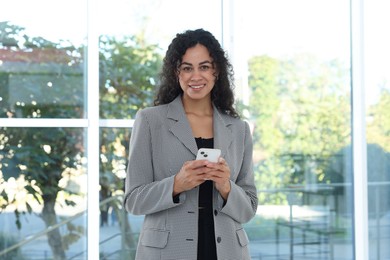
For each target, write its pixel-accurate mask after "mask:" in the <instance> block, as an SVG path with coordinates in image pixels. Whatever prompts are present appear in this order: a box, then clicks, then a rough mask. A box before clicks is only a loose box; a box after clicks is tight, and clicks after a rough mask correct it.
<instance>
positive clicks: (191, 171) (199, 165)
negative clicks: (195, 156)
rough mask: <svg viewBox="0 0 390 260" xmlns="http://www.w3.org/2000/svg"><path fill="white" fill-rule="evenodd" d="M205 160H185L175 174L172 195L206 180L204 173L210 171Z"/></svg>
mask: <svg viewBox="0 0 390 260" xmlns="http://www.w3.org/2000/svg"><path fill="white" fill-rule="evenodd" d="M207 164H208V161H206V160H194V161H187V162H185V163H184V164H183V166H182V167H181V169H180V171H179V172H178V173H177V174H176V176H175V180H174V184H173V194H172V195H173V196H176V195H177V194H179V193H182V192H183V191H187V190H191V189H193V188H195V187H197V186H199V185H200V184H202V183H203V182H205V181H206V178H205V174H206V173H208V172H209V171H211V169H209V168H207V167H206V165H207Z"/></svg>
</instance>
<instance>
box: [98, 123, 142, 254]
mask: <svg viewBox="0 0 390 260" xmlns="http://www.w3.org/2000/svg"><path fill="white" fill-rule="evenodd" d="M129 138H130V130H129V129H123V128H102V129H101V130H100V147H101V151H100V178H99V182H100V251H99V252H100V256H101V258H102V259H134V255H135V249H136V244H137V242H138V233H139V229H140V226H141V223H142V219H143V218H137V217H135V216H131V215H129V214H127V212H126V211H125V209H124V208H123V207H122V204H123V203H122V201H123V193H124V179H125V177H126V167H127V151H128V145H129ZM134 219H135V222H134V221H133V220H134ZM137 219H139V221H137Z"/></svg>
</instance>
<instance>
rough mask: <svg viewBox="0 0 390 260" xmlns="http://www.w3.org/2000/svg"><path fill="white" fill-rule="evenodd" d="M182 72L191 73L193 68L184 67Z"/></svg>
mask: <svg viewBox="0 0 390 260" xmlns="http://www.w3.org/2000/svg"><path fill="white" fill-rule="evenodd" d="M180 70H181V71H183V72H191V71H192V70H193V68H192V67H191V66H183V67H181V68H180Z"/></svg>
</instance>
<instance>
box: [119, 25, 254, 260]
mask: <svg viewBox="0 0 390 260" xmlns="http://www.w3.org/2000/svg"><path fill="white" fill-rule="evenodd" d="M232 78H233V70H232V67H231V64H230V63H229V61H228V60H227V58H226V56H225V52H224V51H223V50H222V48H221V46H220V44H219V43H218V41H217V40H216V39H215V38H214V36H213V35H212V34H211V33H209V32H207V31H205V30H203V29H198V30H194V31H190V30H189V31H186V32H184V33H182V34H177V35H176V38H175V39H173V41H172V43H171V44H170V46H169V48H168V50H167V53H166V57H165V58H164V63H163V69H162V73H161V84H160V88H159V91H158V94H157V98H156V100H155V106H154V107H151V108H146V109H143V110H140V111H139V112H138V113H137V116H136V120H135V123H134V128H133V131H132V135H131V141H130V151H129V165H128V169H127V178H126V192H125V207H126V209H127V210H128V211H129V212H130V213H132V214H135V215H145V220H144V223H143V226H142V230H141V234H140V238H139V243H138V248H137V256H136V258H137V259H142V260H145V259H152V260H154V259H202V260H204V259H239V260H242V259H250V254H249V249H248V237H247V235H246V233H245V231H244V230H243V228H242V225H241V224H243V223H245V222H248V221H249V220H250V219H251V218H252V217H253V216H254V215H255V213H256V208H257V194H256V188H255V184H254V176H253V168H252V139H251V134H250V131H249V127H248V124H247V123H246V122H244V121H242V120H241V119H239V116H238V114H237V112H236V111H235V109H234V108H233V104H234V95H233V90H232V84H233V79H232ZM202 147H203V148H218V149H220V150H221V151H222V152H221V157H220V158H219V161H218V162H217V163H211V162H208V161H207V160H195V158H196V154H197V151H198V149H200V148H202Z"/></svg>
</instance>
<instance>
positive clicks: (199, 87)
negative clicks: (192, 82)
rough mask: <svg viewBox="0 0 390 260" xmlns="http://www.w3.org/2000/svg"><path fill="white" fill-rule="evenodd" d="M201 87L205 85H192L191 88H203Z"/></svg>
mask: <svg viewBox="0 0 390 260" xmlns="http://www.w3.org/2000/svg"><path fill="white" fill-rule="evenodd" d="M201 87H203V85H199V86H191V88H195V89H197V88H201Z"/></svg>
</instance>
